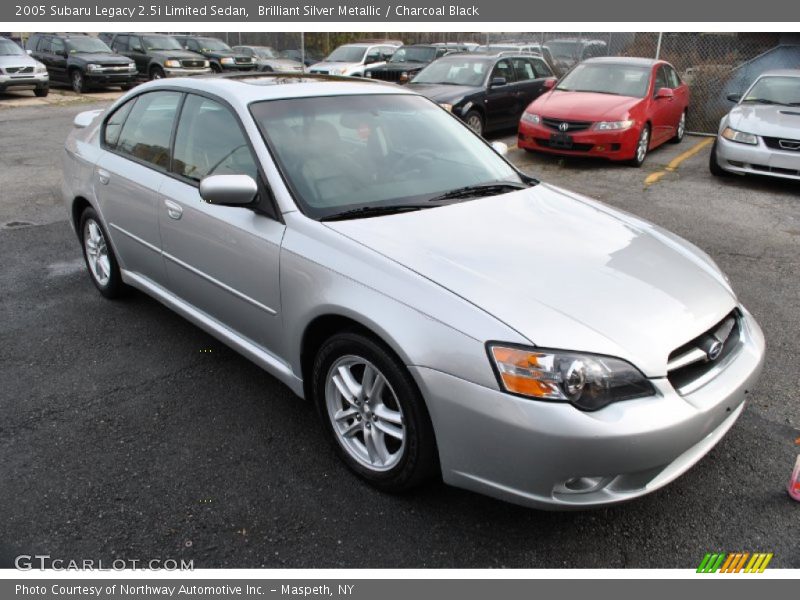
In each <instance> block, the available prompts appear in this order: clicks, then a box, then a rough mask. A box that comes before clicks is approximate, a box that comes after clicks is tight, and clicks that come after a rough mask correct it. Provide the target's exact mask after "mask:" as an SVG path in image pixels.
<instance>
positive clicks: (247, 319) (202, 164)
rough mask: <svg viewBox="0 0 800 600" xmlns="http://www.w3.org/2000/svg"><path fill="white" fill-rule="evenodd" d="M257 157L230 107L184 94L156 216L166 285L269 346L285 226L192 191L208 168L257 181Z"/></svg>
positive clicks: (274, 345)
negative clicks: (169, 168)
mask: <svg viewBox="0 0 800 600" xmlns="http://www.w3.org/2000/svg"><path fill="white" fill-rule="evenodd" d="M257 164H258V163H257V159H256V158H255V154H254V152H253V151H252V149H251V147H250V144H249V143H248V140H247V137H246V135H245V133H244V132H243V130H242V128H241V125H240V123H239V121H238V119H237V118H236V116H235V115H234V113H233V112H232V110H231V109H230V108H229V107H228V106H226V105H224V104H223V103H221V102H218V101H216V100H215V99H211V98H207V97H205V96H200V95H194V94H189V95H188V96H187V100H186V103H185V104H184V106H183V109H182V110H181V116H180V123H179V125H178V129H177V132H176V134H175V146H174V153H173V160H172V171H173V176H172V177H167V178H166V179H164V180H163V183H162V185H161V188H160V190H159V200H158V219H159V223H160V229H161V236H162V238H163V252H164V264H165V268H166V271H167V276H168V277H169V287H170V289H171V290H172V291H173V292H174V293H176V294H177V295H178V296H180V297H181V298H183V299H184V300H186V301H188V302H190V303H191V304H192V305H193V306H194V307H196V308H197V309H199V310H201V311H203V312H204V313H205V314H207V315H209V316H210V317H212V318H213V319H215V320H216V321H218V322H220V323H223V324H225V325H226V326H227V327H228V328H230V329H232V330H233V331H236V332H237V333H238V334H239V335H241V336H244V337H245V338H247V339H249V340H251V341H253V342H255V343H256V344H257V345H259V346H261V347H263V348H267V349H272V350H273V351H274V350H277V349H278V344H279V341H280V316H279V314H280V287H279V280H278V276H279V270H278V268H279V257H280V245H281V241H282V239H283V233H284V229H285V226H284V225H283V224H282V223H280V222H279V221H277V220H275V219H273V218H271V217H269V216H267V215H265V214H262V213H261V212H257V211H255V210H252V209H250V208H246V207H230V206H216V205H212V204H208V203H206V202H204V201H203V199H202V198H201V197H200V192H199V183H200V180H201V179H203V178H204V177H206V176H209V175H226V174H240V175H249V176H250V177H252V178H253V179H255V180H256V181H257V182H261V181H263V180H262V178H261V175H260V172H259V169H258V166H257ZM259 187H260V188H261V190H262V192H261V195H262V200H263V201H264V202H265V203H266V202H269V198H268V196H267V192H266V190H265V188H264V186H263V185H260V186H259Z"/></svg>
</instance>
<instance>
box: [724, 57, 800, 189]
mask: <svg viewBox="0 0 800 600" xmlns="http://www.w3.org/2000/svg"><path fill="white" fill-rule="evenodd" d="M728 99H729V100H731V101H733V102H736V106H735V107H734V108H733V109H732V110H731V111H730V112H729V113H728V114H727V115H725V116H724V117H723V119H722V121H721V122H720V124H719V133H718V135H717V139H716V142H715V143H714V147H713V149H712V151H711V158H710V159H709V168H710V170H711V173H713V174H714V175H717V176H722V175H727V174H728V173H736V174H739V175H747V174H754V175H770V176H772V177H782V178H787V179H796V180H800V70H798V69H782V70H775V71H767V72H766V73H763V74H762V75H761V76H759V77H758V79H756V80H755V81H754V82H753V85H751V86H750V87H749V88H748V90H747V91H746V92H745V93H744V94H742V95H739V94H731V95H729V96H728Z"/></svg>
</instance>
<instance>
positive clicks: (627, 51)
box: [207, 31, 800, 134]
mask: <svg viewBox="0 0 800 600" xmlns="http://www.w3.org/2000/svg"><path fill="white" fill-rule="evenodd" d="M207 35H208V34H207ZM210 35H215V36H216V37H219V38H221V39H224V40H226V41H227V42H228V43H229V44H230V45H232V46H233V45H239V44H252V45H265V46H272V47H273V48H275V49H278V50H300V49H304V51H305V54H306V56H307V57H308V58H310V59H312V60H321V59H322V58H323V57H325V56H327V55H328V54H329V53H330V52H331V51H332V50H333V49H334V48H336V47H337V46H339V45H341V44H346V43H349V42H354V41H358V40H366V39H374V40H377V39H391V40H398V41H401V42H403V43H405V44H425V43H432V42H472V43H477V44H481V45H490V46H497V45H500V46H501V45H503V44H508V43H520V42H523V43H526V44H529V45H538V46H539V47H545V48H547V52H548V53H549V55H550V56H549V59H550V60H551V61H552V62H553V63H554V67H555V70H556V72H557V73H558V74H563V72H564V71H566V70H567V69H568V68H569V67H571V66H572V65H573V64H575V63H576V62H579V61H580V60H584V59H586V58H590V57H594V56H639V57H647V58H661V59H663V60H666V61H668V62H670V63H672V64H673V65H674V66H675V68H676V69H677V71H678V73H679V74H680V76H681V78H682V79H683V80H684V81H685V82H686V83H687V84H688V85H689V87H690V89H691V92H692V100H691V105H690V108H689V114H688V122H687V129H688V130H689V131H690V132H695V133H708V134H710V133H715V132H716V131H717V126H718V124H719V120H720V119H721V118H722V116H723V115H724V114H725V113H726V112H727V111H728V110H730V108H731V106H732V105H731V103H730V102H729V101H728V100H727V95H728V94H733V93H737V94H741V93H743V92H744V91H745V90H746V88H747V87H748V86H749V85H750V84H751V83H752V82H753V81H754V80H755V78H756V77H757V76H758V75H759V74H761V73H763V72H764V71H766V70H769V69H775V68H800V34H798V33H724V32H723V33H702V32H701V33H655V32H645V33H641V32H639V33H634V32H570V31H564V32H519V31H516V32H491V33H481V32H453V31H450V32H429V31H425V32H403V33H399V32H327V33H305V34H300V33H281V32H265V33H260V32H242V33H232V32H223V33H216V34H210Z"/></svg>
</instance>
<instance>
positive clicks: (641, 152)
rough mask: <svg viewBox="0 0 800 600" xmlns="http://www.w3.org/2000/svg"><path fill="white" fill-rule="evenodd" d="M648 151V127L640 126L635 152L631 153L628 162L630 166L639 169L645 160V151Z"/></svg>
mask: <svg viewBox="0 0 800 600" xmlns="http://www.w3.org/2000/svg"><path fill="white" fill-rule="evenodd" d="M649 149H650V125H647V124H645V125H642V130H641V132H639V139H638V141H637V142H636V150H635V151H634V153H633V158H632V159H631V160H630V163H629V164H630V165H631V166H633V167H637V168H638V167H641V166H642V165H643V164H644V159H645V158H647V151H648V150H649Z"/></svg>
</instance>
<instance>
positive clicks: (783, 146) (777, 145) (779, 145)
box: [763, 137, 800, 152]
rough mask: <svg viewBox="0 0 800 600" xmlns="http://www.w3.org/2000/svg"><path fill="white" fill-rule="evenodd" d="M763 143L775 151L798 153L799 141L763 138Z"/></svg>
mask: <svg viewBox="0 0 800 600" xmlns="http://www.w3.org/2000/svg"><path fill="white" fill-rule="evenodd" d="M763 139H764V143H765V144H766V145H767V146H768V147H769V148H773V149H775V150H789V151H790V152H800V140H790V139H787V138H776V137H765V138H763Z"/></svg>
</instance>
